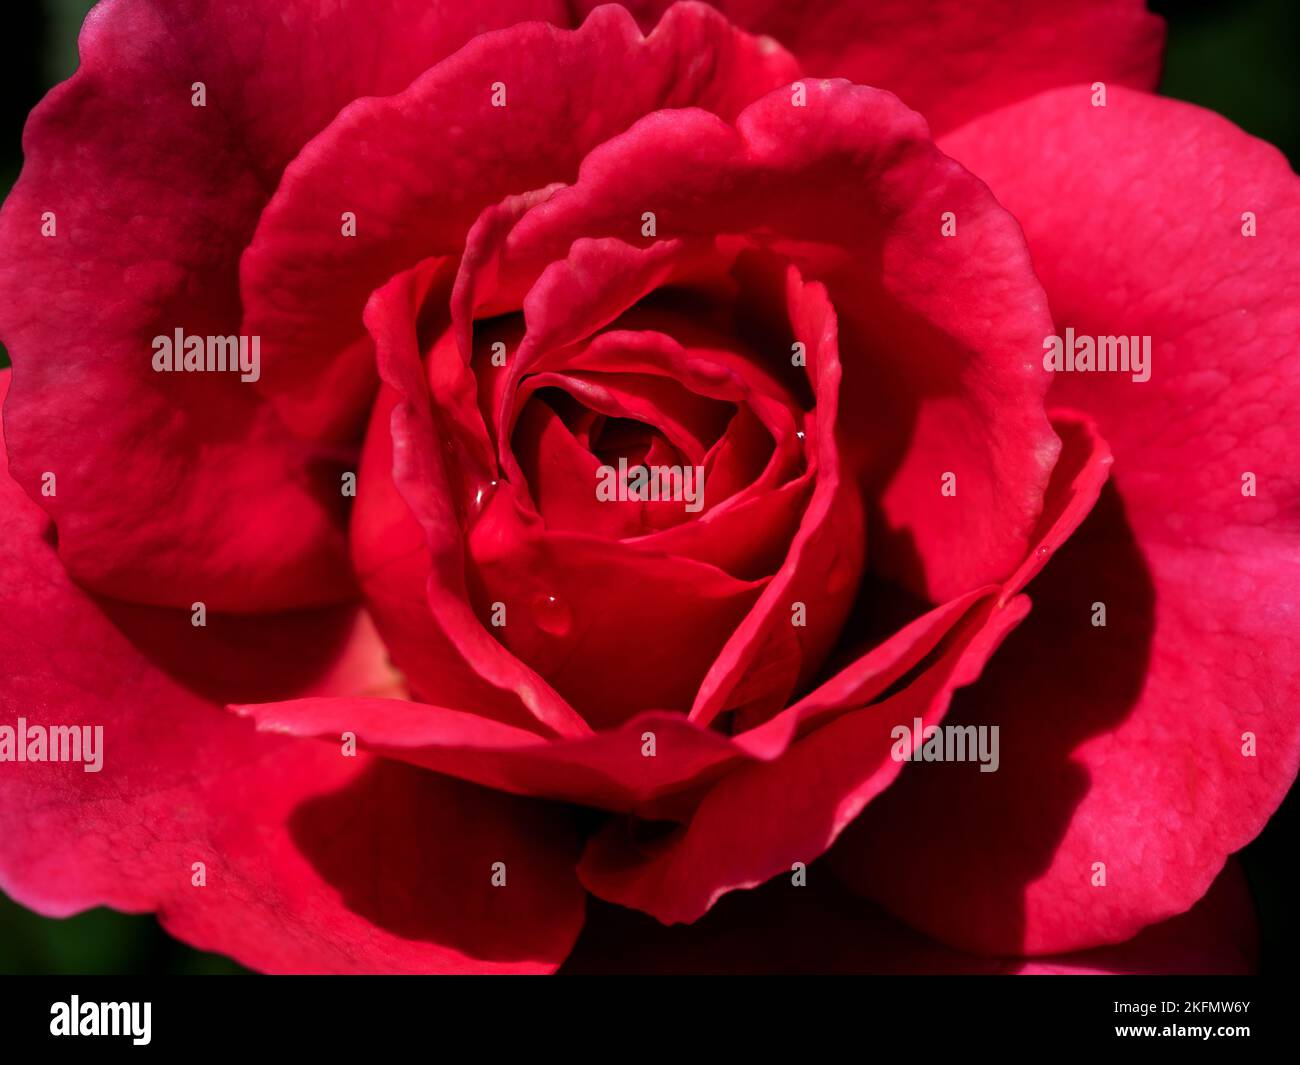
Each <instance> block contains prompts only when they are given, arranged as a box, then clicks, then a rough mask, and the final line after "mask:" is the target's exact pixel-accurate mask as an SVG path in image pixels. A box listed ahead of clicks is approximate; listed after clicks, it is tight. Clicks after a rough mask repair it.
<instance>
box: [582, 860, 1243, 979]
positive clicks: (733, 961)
mask: <svg viewBox="0 0 1300 1065" xmlns="http://www.w3.org/2000/svg"><path fill="white" fill-rule="evenodd" d="M1257 941H1258V930H1257V928H1256V925H1255V916H1254V907H1253V906H1252V904H1251V900H1250V893H1249V892H1248V891H1247V890H1246V885H1245V879H1244V878H1243V877H1242V875H1241V871H1240V869H1239V868H1238V867H1237V866H1236V865H1235V864H1233V865H1230V866H1229V868H1227V869H1225V870H1224V872H1223V874H1222V875H1221V876H1220V877H1219V879H1218V880H1217V881H1216V882H1215V884H1214V887H1213V888H1212V889H1211V890H1210V891H1209V893H1208V894H1207V895H1206V896H1205V898H1203V899H1202V900H1201V901H1200V902H1198V903H1197V904H1196V906H1195V907H1193V908H1192V909H1191V910H1190V911H1189V912H1188V913H1186V914H1183V915H1181V916H1179V917H1175V918H1172V919H1170V920H1168V921H1166V922H1164V923H1163V924H1159V925H1155V926H1153V927H1151V928H1149V929H1147V930H1146V931H1145V932H1143V933H1142V934H1141V935H1139V936H1137V937H1136V938H1135V939H1132V940H1129V941H1128V942H1127V943H1122V944H1119V945H1117V946H1114V947H1108V948H1105V949H1102V950H1095V951H1085V952H1083V953H1080V954H1063V955H1057V956H1054V957H1050V958H1042V959H1039V960H1037V961H1028V962H1026V961H1024V960H1022V959H1018V958H1012V957H1007V958H987V957H981V956H979V955H975V954H961V953H959V952H957V951H954V950H951V949H950V948H948V947H945V946H943V945H942V944H940V943H936V942H934V941H933V940H928V939H926V938H925V937H924V936H922V935H920V934H919V933H917V932H915V931H913V930H912V929H910V928H908V927H907V926H906V925H905V924H903V923H902V922H901V921H897V920H895V919H894V918H892V917H890V916H889V915H888V914H887V913H886V912H885V911H883V910H881V909H880V908H879V907H877V906H874V905H872V904H871V903H869V902H865V901H863V900H862V899H861V898H858V897H856V896H853V895H851V894H849V893H847V892H845V891H844V890H843V889H842V888H841V887H839V886H838V885H837V884H836V883H835V882H834V878H833V877H831V876H830V875H829V870H828V869H827V868H826V866H825V865H824V864H822V865H814V866H812V867H811V868H810V869H809V870H808V874H807V886H806V887H794V886H793V885H792V883H791V881H790V879H788V878H786V877H779V878H777V879H776V880H773V881H772V882H771V883H770V884H768V885H766V886H764V887H762V888H759V889H758V890H756V891H752V892H751V891H746V892H738V893H737V894H734V895H731V896H729V897H728V898H726V899H724V900H723V901H722V902H721V903H719V904H718V905H717V906H716V907H714V909H713V910H711V911H710V912H709V913H708V914H706V915H705V916H704V917H703V918H701V919H700V920H699V921H698V922H696V923H695V924H693V925H675V926H673V927H671V928H665V927H664V926H663V925H661V924H660V923H659V922H658V921H656V920H655V919H654V918H652V917H649V916H647V915H645V914H641V913H637V912H636V911H634V910H628V909H624V908H623V907H621V906H613V905H609V904H607V903H600V902H594V903H592V904H591V905H589V906H588V908H587V923H586V925H585V926H584V928H583V933H582V935H581V936H580V937H579V939H578V943H577V945H576V946H575V947H574V950H573V953H572V954H571V955H570V956H569V959H568V960H567V961H566V962H565V963H564V966H563V967H562V968H561V970H560V972H561V974H588V975H590V974H614V973H618V974H625V973H682V974H685V973H709V974H718V973H778V974H792V973H824V974H830V973H891V974H922V975H933V974H940V973H942V974H957V973H982V974H994V973H1005V974H1012V973H1150V974H1160V975H1164V974H1173V973H1191V974H1204V973H1224V974H1234V975H1236V974H1244V973H1251V972H1254V971H1255V966H1256V964H1257V958H1258V950H1257Z"/></svg>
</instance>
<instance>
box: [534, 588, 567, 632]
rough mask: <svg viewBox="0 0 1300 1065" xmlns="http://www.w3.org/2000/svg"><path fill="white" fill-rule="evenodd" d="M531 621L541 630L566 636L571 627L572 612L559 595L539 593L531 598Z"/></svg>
mask: <svg viewBox="0 0 1300 1065" xmlns="http://www.w3.org/2000/svg"><path fill="white" fill-rule="evenodd" d="M533 621H534V623H535V624H536V625H537V627H538V628H539V629H541V630H542V632H545V633H549V634H550V635H552V636H567V635H568V634H569V630H570V629H571V628H573V612H572V611H571V610H570V609H569V604H568V603H566V602H565V601H564V600H563V599H561V598H560V597H559V596H556V595H539V596H537V598H536V599H534V600H533Z"/></svg>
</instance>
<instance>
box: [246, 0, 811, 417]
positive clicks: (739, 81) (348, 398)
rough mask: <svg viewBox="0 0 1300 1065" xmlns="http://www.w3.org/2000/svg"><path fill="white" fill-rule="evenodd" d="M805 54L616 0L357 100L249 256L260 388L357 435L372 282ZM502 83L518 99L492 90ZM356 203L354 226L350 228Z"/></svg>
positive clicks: (685, 12)
mask: <svg viewBox="0 0 1300 1065" xmlns="http://www.w3.org/2000/svg"><path fill="white" fill-rule="evenodd" d="M557 21H558V20H557ZM431 58H437V57H431ZM794 70H795V68H794V64H793V61H792V60H791V59H790V57H789V56H788V55H786V54H785V53H784V52H783V51H782V50H781V49H779V48H776V47H772V46H770V42H769V46H766V47H760V46H759V44H758V43H757V42H755V41H754V40H752V39H751V38H748V37H746V36H744V35H743V34H741V33H739V32H738V31H736V30H735V29H734V28H733V27H732V26H731V25H730V24H728V23H727V21H726V20H725V19H724V18H722V17H721V16H720V15H718V14H717V12H715V11H712V10H710V9H709V8H707V7H705V6H703V5H695V4H692V5H683V6H682V7H680V8H678V9H676V10H674V11H673V12H672V13H670V14H669V15H668V16H667V17H666V18H665V19H664V21H663V23H662V24H661V25H660V26H659V27H658V28H657V29H656V31H655V32H654V33H653V34H651V35H650V36H649V37H645V38H643V37H642V35H641V33H640V32H639V31H638V30H637V28H636V25H635V23H634V22H633V21H632V19H631V18H630V17H629V16H628V14H627V13H626V12H625V11H623V10H622V9H620V8H618V7H616V6H609V7H606V8H604V9H603V10H601V11H598V12H596V13H595V14H593V15H592V16H591V17H590V18H589V19H587V21H586V22H585V23H584V25H583V26H582V27H581V28H580V29H578V30H576V31H569V30H561V29H557V28H555V27H553V26H547V25H543V24H541V23H530V24H527V25H522V26H517V27H514V28H513V29H509V30H505V31H502V32H500V33H495V34H484V35H483V36H481V37H479V38H478V39H477V40H475V41H473V42H472V43H471V44H470V45H468V46H467V47H466V48H464V49H463V50H462V51H461V52H460V53H458V54H457V55H456V56H454V57H453V58H452V59H450V60H448V61H446V62H444V63H441V64H439V65H437V66H434V67H433V68H432V69H431V70H429V71H428V73H426V74H425V75H424V76H423V77H421V78H419V79H418V80H417V81H415V82H414V83H413V84H412V85H411V86H410V88H409V89H407V90H406V91H404V92H401V93H398V94H397V95H394V96H390V97H385V98H380V99H361V100H357V101H356V102H355V103H354V104H353V105H352V106H351V107H349V108H347V109H346V110H345V111H344V112H343V113H342V114H341V115H340V116H339V117H338V119H337V120H336V121H335V122H333V123H332V124H331V125H330V126H329V128H328V129H326V130H325V131H324V132H323V133H322V134H321V135H320V136H318V137H317V138H316V139H315V140H313V141H312V143H311V144H310V145H309V146H308V147H307V148H306V150H304V151H303V153H302V154H301V155H300V156H299V157H298V158H297V159H296V160H295V161H294V162H293V164H292V165H290V166H289V167H288V169H287V170H286V172H285V175H284V178H283V180H282V181H281V183H280V187H279V189H278V190H277V192H276V194H275V196H274V197H273V199H272V201H271V203H270V205H269V206H268V208H267V210H266V212H265V213H264V214H263V216H262V219H261V222H260V223H259V225H258V230H257V234H256V236H255V237H254V239H253V243H252V245H251V246H250V248H249V249H248V252H247V253H246V255H245V257H244V261H243V264H242V292H243V296H244V303H245V308H246V318H245V328H246V330H248V331H250V332H257V333H260V334H261V335H263V336H264V338H265V344H266V376H265V379H264V384H263V388H264V389H265V390H266V391H268V393H270V394H272V395H273V396H274V398H275V402H276V406H277V409H278V411H279V412H280V414H281V416H282V417H283V418H284V420H285V421H286V423H287V424H289V425H291V426H292V427H293V428H294V429H295V430H296V431H298V432H299V433H301V434H303V435H304V436H307V437H310V438H320V437H324V438H339V437H346V436H347V434H348V432H349V431H350V430H351V429H352V428H354V427H355V426H356V425H357V424H358V423H359V421H360V419H361V418H362V416H363V413H364V411H365V409H366V401H367V400H368V398H369V395H370V394H371V393H372V392H373V387H374V378H373V371H372V370H371V369H370V368H369V364H368V360H367V358H366V356H365V354H364V351H361V352H358V350H357V348H356V347H355V345H357V344H358V343H359V342H360V341H362V339H363V337H364V332H363V330H362V328H361V312H362V309H363V307H364V305H365V302H366V299H367V297H368V296H369V295H370V293H371V292H372V291H373V290H374V289H376V288H378V287H379V286H380V285H382V284H383V283H384V282H385V281H386V280H387V279H388V278H390V277H392V276H393V275H394V274H396V273H399V272H400V271H402V270H404V269H407V268H409V267H410V266H412V265H413V264H414V263H415V262H417V261H418V260H420V259H423V258H425V257H428V256H431V255H434V254H459V252H460V251H461V249H462V247H463V245H464V243H465V236H466V233H467V232H468V230H469V229H470V227H471V225H472V224H473V223H474V221H475V219H476V218H477V217H478V215H479V213H480V212H481V211H482V210H483V209H484V208H486V207H488V206H489V205H490V204H494V203H497V202H498V201H499V200H501V199H502V198H503V197H505V196H507V195H508V194H512V193H526V192H528V191H529V190H532V189H539V188H542V187H543V186H546V185H548V184H550V183H552V182H556V181H563V180H568V179H570V178H571V177H572V176H573V175H574V174H575V173H576V171H577V167H578V164H579V162H580V161H581V160H582V158H583V157H584V156H585V155H586V153H587V152H588V151H589V150H590V148H591V147H592V146H594V145H596V144H599V143H600V142H601V141H603V140H605V139H606V138H607V137H609V136H610V135H611V134H613V133H616V132H619V131H621V130H623V129H626V128H627V126H628V125H630V124H631V123H632V122H633V121H635V120H636V119H637V118H639V117H641V116H642V115H644V114H646V113H647V112H648V111H652V110H655V109H657V108H660V107H681V106H699V107H705V108H709V109H712V110H716V111H717V112H718V113H719V114H722V115H726V116H732V115H734V114H736V112H737V111H739V110H740V108H741V107H743V106H744V105H745V104H746V103H748V102H749V101H750V100H752V99H754V98H756V97H757V96H758V95H760V94H761V93H763V92H765V91H766V90H768V89H770V88H772V87H773V86H775V85H780V84H784V83H785V82H788V81H789V80H790V79H791V78H792V77H793V76H794ZM613 84H617V85H618V86H619V91H618V92H610V91H609V87H610V86H611V85H613ZM498 85H500V86H502V91H503V92H504V93H505V96H504V105H503V106H493V103H492V100H493V96H494V94H495V93H496V86H498ZM498 99H500V97H498ZM556 130H564V131H565V134H564V136H557V135H556V132H555V131H556ZM358 145H363V146H364V150H362V151H358ZM377 171H378V172H381V173H383V174H384V175H385V177H384V180H382V181H377V180H376V179H375V175H376V172H377ZM344 211H351V212H353V214H355V216H356V220H357V226H356V236H355V237H343V236H342V232H341V226H340V218H341V216H342V213H343V212H344ZM349 350H351V354H348V352H349ZM331 382H332V386H331V387H323V386H325V385H329V384H330V383H331Z"/></svg>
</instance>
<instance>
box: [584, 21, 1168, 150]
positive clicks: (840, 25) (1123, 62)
mask: <svg viewBox="0 0 1300 1065" xmlns="http://www.w3.org/2000/svg"><path fill="white" fill-rule="evenodd" d="M709 2H710V3H712V4H713V6H714V7H717V8H719V9H721V10H722V12H723V13H724V14H725V15H726V16H727V17H728V18H729V19H731V20H732V21H733V22H735V23H736V24H737V25H738V26H743V27H744V28H745V29H747V30H749V31H750V32H751V33H766V34H770V35H771V36H773V37H775V38H776V39H777V40H778V41H780V42H781V43H782V44H783V45H785V46H786V47H787V48H789V49H790V50H791V51H792V52H794V54H795V55H796V56H797V57H798V59H799V61H800V63H802V64H803V67H804V70H805V71H806V72H807V73H808V74H811V75H815V76H817V77H834V78H848V79H849V80H850V81H856V82H858V83H860V84H862V85H874V86H876V87H877V88H881V89H888V90H889V91H890V92H894V93H897V94H898V95H899V96H901V97H902V99H903V102H904V103H906V104H907V105H908V106H909V107H914V108H916V110H918V111H920V112H921V113H922V114H924V115H925V117H926V118H927V119H928V120H929V122H930V125H931V126H932V127H933V128H934V129H936V130H940V129H950V128H951V127H953V126H955V125H957V124H958V123H959V122H964V121H966V120H967V119H968V118H972V117H974V116H975V115H978V114H981V113H983V112H985V111H991V110H993V109H994V108H996V107H1001V106H1003V105H1004V104H1009V103H1012V102H1013V101H1015V100H1023V99H1024V98H1026V97H1028V96H1032V95H1034V94H1035V93H1037V92H1041V91H1042V90H1044V89H1049V88H1051V87H1052V86H1054V85H1067V84H1070V83H1071V82H1076V81H1086V82H1092V81H1095V80H1099V81H1104V82H1106V83H1107V84H1115V85H1128V86H1131V87H1132V88H1136V89H1154V88H1155V85H1156V81H1157V79H1158V78H1159V76H1160V59H1161V53H1162V52H1163V50H1164V38H1165V30H1164V22H1163V20H1161V19H1160V18H1158V17H1157V16H1155V15H1152V14H1151V13H1150V12H1148V11H1147V9H1146V4H1145V3H1144V0H1052V2H1051V3H1047V4H1044V3H1040V2H1037V0H1010V2H1008V0H927V2H926V3H924V4H918V3H916V0H802V2H801V3H799V4H791V3H789V2H788V0H709ZM599 3H600V0H578V2H577V4H576V11H577V14H578V16H579V17H581V15H582V14H584V13H585V12H586V11H589V10H590V9H591V8H593V7H595V6H597V5H598V4H599ZM671 3H672V0H624V3H623V6H624V7H626V8H627V9H628V10H629V11H631V12H632V13H633V14H634V15H635V16H636V17H637V20H638V21H639V22H640V23H641V25H642V26H646V27H649V26H653V25H654V23H655V22H656V21H657V19H658V18H659V16H660V14H661V13H662V12H663V11H664V9H665V8H667V7H668V6H669V5H670V4H671Z"/></svg>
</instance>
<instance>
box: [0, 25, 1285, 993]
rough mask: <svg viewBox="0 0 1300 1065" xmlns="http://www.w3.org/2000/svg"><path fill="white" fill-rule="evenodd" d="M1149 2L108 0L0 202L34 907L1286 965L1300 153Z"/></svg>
mask: <svg viewBox="0 0 1300 1065" xmlns="http://www.w3.org/2000/svg"><path fill="white" fill-rule="evenodd" d="M1162 42H1163V26H1162V24H1161V22H1160V20H1159V19H1157V18H1155V17H1153V16H1152V15H1150V14H1149V13H1148V12H1147V11H1146V10H1145V8H1144V6H1143V5H1142V4H1141V3H1138V2H1132V0H1093V2H1088V0H1060V2H1055V3H1029V2H1025V3H1017V2H1012V0H1005V2H995V0H982V2H969V0H967V2H960V3H959V2H957V0H933V2H930V3H925V4H918V3H915V2H913V0H882V2H867V0H818V2H812V3H802V4H786V3H780V2H777V0H727V2H719V3H718V4H716V6H712V7H711V6H706V5H703V4H698V3H683V4H678V5H676V6H669V5H668V4H666V3H662V2H654V0H650V2H637V3H630V4H627V5H625V6H616V5H611V6H603V7H597V6H595V5H592V4H585V3H576V4H564V3H559V2H558V0H556V2H551V0H501V2H494V3H492V4H469V3H463V4H462V3H438V2H432V0H391V2H387V3H383V4H375V3H370V2H367V0H336V2H329V3H326V2H324V0H224V2H219V0H169V2H167V3H163V2H162V0H106V2H104V3H102V4H100V5H99V6H98V7H96V8H95V9H94V11H93V12H92V13H91V15H90V17H89V19H88V20H87V22H86V25H85V27H84V29H83V31H82V34H81V40H80V53H81V67H80V69H79V71H78V72H77V74H76V75H75V76H74V77H73V78H72V79H71V80H70V81H68V82H67V83H65V84H63V85H60V86H59V87H57V88H55V89H54V90H53V91H52V92H51V93H50V94H49V96H48V97H47V98H46V99H45V100H44V102H43V103H42V104H41V105H40V106H39V107H38V108H37V109H36V111H35V112H34V113H33V115H32V117H31V119H30V121H29V123H28V125H27V130H26V135H25V138H24V150H25V154H26V162H25V165H24V168H23V171H22V175H21V177H20V179H19V181H18V183H17V186H16V187H15V188H14V190H13V192H12V193H11V195H10V196H9V198H8V201H7V203H6V204H5V207H4V210H3V215H2V216H0V244H2V245H3V253H4V254H3V269H2V275H0V289H2V291H0V319H2V321H0V325H2V329H0V338H2V339H3V341H4V343H5V344H6V345H7V347H8V349H9V351H10V353H11V356H12V360H13V369H12V371H10V372H7V373H6V374H5V375H4V376H3V378H0V380H3V381H4V387H5V389H6V390H7V399H6V401H5V405H4V439H5V445H6V450H7V455H8V474H7V476H6V477H5V478H4V480H3V484H2V485H0V491H3V493H4V504H3V508H2V518H3V532H2V533H0V560H2V561H0V564H2V566H3V580H2V581H0V602H3V609H2V611H0V617H2V619H3V621H2V626H0V649H2V653H3V662H4V668H3V671H2V674H3V679H2V680H0V703H2V708H3V714H0V726H6V727H7V728H8V733H5V732H3V730H0V759H2V760H0V888H3V890H4V891H5V892H6V893H7V894H9V895H11V896H12V897H13V898H15V899H16V900H18V901H19V902H20V903H22V904H23V905H25V906H28V907H30V908H32V909H34V910H36V911H38V912H40V913H43V914H47V915H52V916H61V915H66V914H71V913H74V912H76V911H79V910H81V909H83V908H86V907H90V906H100V905H103V906H110V907H114V908H116V909H119V910H125V911H130V912H140V911H155V912H156V913H157V914H158V915H159V918H160V919H161V921H162V923H163V924H164V926H165V927H166V928H167V929H168V930H169V931H170V932H171V933H172V934H173V935H175V936H178V937H179V938H181V939H182V940H184V941H186V942H187V943H190V944H193V945H195V946H197V947H200V948H203V949H206V950H213V951H219V952H221V953H223V954H227V955H229V956H231V957H233V958H236V959H238V960H239V961H241V962H243V963H244V964H246V965H249V966H252V967H254V968H257V969H261V970H265V971H272V972H290V971H312V972H373V971H385V972H549V971H553V970H556V969H557V968H559V967H560V966H561V965H567V968H568V970H571V971H610V970H624V969H625V970H647V969H659V970H668V971H694V970H707V971H743V970H754V969H762V968H773V969H778V970H795V969H798V970H812V971H836V970H848V971H937V970H941V971H1031V972H1042V971H1079V970H1083V971H1133V970H1148V971H1185V970H1190V971H1207V970H1208V971H1243V970H1249V969H1250V968H1251V967H1252V966H1253V965H1254V964H1255V960H1256V958H1255V953H1256V929H1255V924H1254V917H1253V915H1252V912H1251V905H1250V900H1249V896H1248V894H1247V892H1246V889H1245V885H1244V881H1243V878H1242V874H1241V872H1240V870H1239V868H1238V866H1237V865H1236V864H1234V863H1233V861H1232V860H1231V855H1232V854H1233V852H1234V851H1237V850H1238V849H1240V848H1241V847H1242V846H1244V845H1245V844H1246V843H1247V842H1249V841H1250V840H1251V839H1252V838H1254V837H1255V836H1256V835H1257V834H1258V833H1259V831H1260V830H1261V828H1262V827H1263V826H1264V824H1265V822H1266V821H1267V819H1268V818H1269V816H1270V815H1271V814H1272V813H1273V811H1274V810H1275V809H1276V808H1277V806H1278V804H1279V803H1280V802H1281V800H1282V798H1283V797H1284V796H1285V794H1286V792H1287V789H1288V788H1289V786H1290V785H1291V783H1292V782H1293V780H1294V779H1295V776H1296V771H1297V761H1298V759H1300V721H1297V706H1300V685H1298V683H1297V675H1298V674H1300V670H1297V653H1296V639H1295V637H1296V602H1297V594H1298V593H1300V566H1298V565H1297V561H1298V558H1297V533H1300V523H1298V520H1297V515H1298V514H1300V481H1298V480H1297V471H1296V467H1295V463H1294V455H1295V446H1296V433H1295V423H1294V411H1295V409H1296V406H1297V403H1298V402H1300V396H1298V395H1297V386H1298V385H1300V361H1298V344H1297V335H1298V330H1297V326H1298V325H1300V319H1298V318H1297V305H1298V301H1297V295H1298V294H1300V292H1298V289H1300V284H1298V281H1300V252H1298V251H1297V248H1300V187H1298V185H1297V178H1296V176H1295V175H1294V174H1293V173H1292V172H1291V170H1290V169H1289V167H1288V166H1287V164H1286V162H1285V161H1284V159H1283V158H1282V156H1281V155H1280V154H1279V153H1278V152H1277V151H1275V150H1274V149H1273V148H1271V147H1269V146H1268V145H1265V144H1263V143H1261V142H1259V141H1257V140H1255V139H1253V138H1251V137H1249V136H1247V135H1246V134H1245V133H1243V132H1242V131H1240V130H1239V129H1236V128H1235V127H1233V126H1232V125H1231V124H1229V123H1228V122H1227V121H1225V120H1224V119H1222V118H1219V117H1217V116H1215V115H1213V114H1210V113H1208V112H1206V111H1203V110H1200V109H1198V108H1196V107H1192V106H1189V105H1186V104H1182V103H1177V102H1174V101H1171V100H1166V99H1160V98H1157V97H1155V96H1153V95H1150V94H1149V92H1150V90H1151V89H1152V88H1153V87H1154V85H1155V82H1156V78H1157V75H1158V71H1159V65H1160V54H1161V47H1162ZM195 338H197V339H195ZM240 338H242V340H241V339H240ZM1062 338H1063V339H1062ZM1080 338H1086V340H1081V339H1080ZM1120 340H1122V341H1123V342H1124V346H1123V349H1122V350H1123V359H1124V361H1123V362H1122V363H1121V362H1120V360H1119V358H1118V353H1119V351H1120V350H1121V349H1120V347H1119V341H1120ZM1054 345H1055V346H1056V347H1055V355H1054V354H1053V351H1054ZM1085 348H1086V350H1085ZM241 355H242V357H243V361H242V362H241V361H240V356H241ZM1057 356H1060V358H1057ZM1108 360H1109V362H1108ZM232 366H233V369H232V368H231V367H232ZM1289 459H1290V461H1289ZM20 719H21V725H20ZM58 726H64V727H65V729H66V728H70V727H74V726H75V727H76V728H77V730H78V731H77V732H76V734H75V735H76V736H77V737H79V738H82V739H83V740H84V742H85V744H86V745H87V747H89V745H90V744H91V737H92V736H93V735H94V732H93V729H94V728H96V727H98V728H102V749H101V750H100V751H99V755H100V756H102V765H100V766H99V767H98V771H89V772H88V771H87V770H88V769H93V767H92V766H91V765H90V762H89V759H88V752H87V751H85V750H83V751H81V760H80V761H78V755H77V749H76V747H75V745H73V744H72V743H71V738H70V737H71V736H72V735H73V734H72V733H70V732H68V731H64V732H63V733H58V732H56V731H55V730H56V728H57V727H58ZM34 729H39V730H46V731H43V732H41V735H42V737H43V738H42V740H41V743H40V744H39V745H35V746H33V744H34V742H35V741H34V740H32V738H31V736H32V735H33V732H32V730H34ZM47 733H48V738H49V740H48V743H46V740H45V738H44V737H45V736H46V735H47ZM6 736H7V737H8V739H7V742H8V746H7V747H5V746H3V743H4V742H5V737H6ZM746 889H757V890H746ZM664 926H669V927H667V928H665V927H664Z"/></svg>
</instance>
